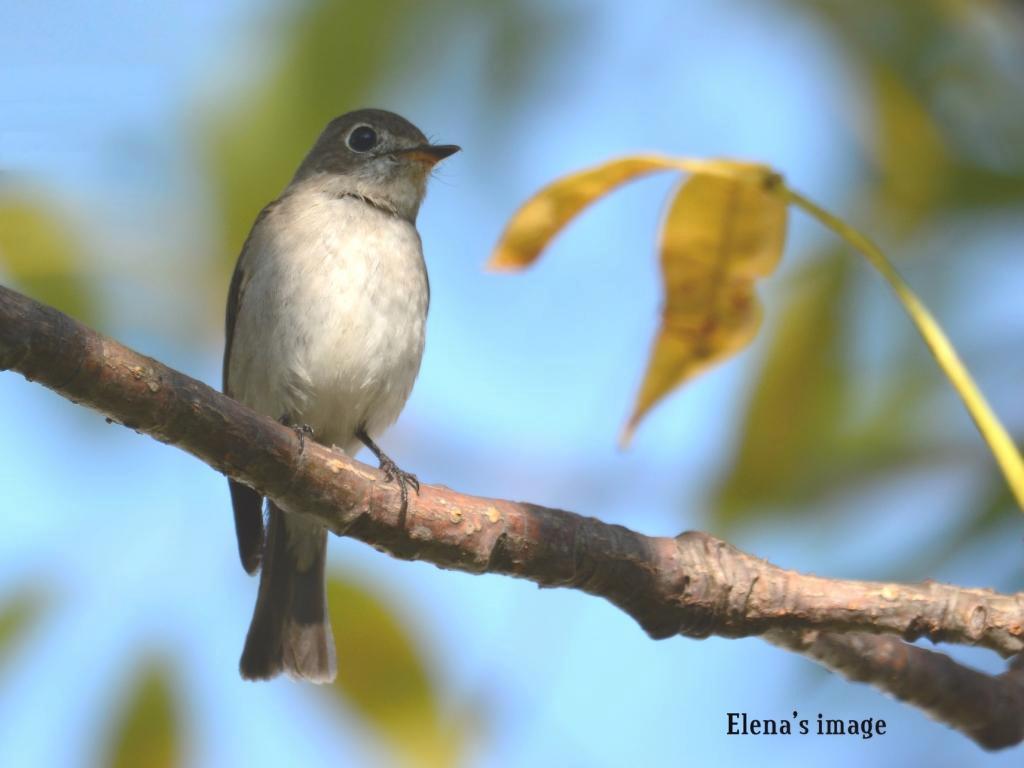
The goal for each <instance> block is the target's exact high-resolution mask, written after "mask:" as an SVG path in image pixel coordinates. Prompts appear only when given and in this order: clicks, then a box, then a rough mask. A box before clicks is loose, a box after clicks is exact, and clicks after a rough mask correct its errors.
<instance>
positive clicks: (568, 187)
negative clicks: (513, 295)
mask: <svg viewBox="0 0 1024 768" xmlns="http://www.w3.org/2000/svg"><path fill="white" fill-rule="evenodd" d="M678 167H679V164H678V162H677V161H673V160H672V159H670V158H666V157H657V156H642V155H634V156H630V157H623V158H619V159H618V160H612V161H610V162H608V163H604V164H603V165H599V166H596V167H594V168H588V169H587V170H585V171H579V172H578V173H573V174H571V175H569V176H563V177H562V178H560V179H559V180H558V181H556V182H554V183H552V184H549V185H548V186H546V187H544V189H542V190H541V191H540V192H538V193H537V194H536V195H534V196H533V197H531V198H530V199H529V200H527V201H526V203H524V204H523V206H522V207H521V208H520V209H519V210H518V211H516V213H515V214H514V215H513V216H512V219H511V220H510V221H509V223H508V225H507V226H506V227H505V231H504V233H503V234H502V236H501V239H500V240H499V241H498V245H497V246H496V247H495V249H494V253H493V255H492V256H491V260H490V262H488V264H487V266H488V268H489V269H507V270H513V269H522V268H523V267H526V266H529V265H530V264H532V263H533V262H534V261H536V259H537V257H538V256H539V255H540V252H541V251H542V250H544V247H545V246H546V245H547V244H548V243H549V242H551V240H552V238H554V236H555V235H557V234H558V233H559V231H561V229H562V228H563V227H564V226H565V225H566V224H568V223H569V221H571V220H572V218H573V217H574V216H576V214H578V213H579V212H580V211H582V210H583V209H584V208H586V207H587V206H588V205H590V204H591V203H593V202H595V201H596V200H598V199H599V198H601V197H604V196H605V195H607V194H608V193H609V192H611V191H612V190H613V189H615V188H616V187H619V186H621V185H623V184H625V183H626V182H627V181H632V180H633V179H636V178H639V177H640V176H645V175H647V174H649V173H654V172H655V171H663V170H670V169H678Z"/></svg>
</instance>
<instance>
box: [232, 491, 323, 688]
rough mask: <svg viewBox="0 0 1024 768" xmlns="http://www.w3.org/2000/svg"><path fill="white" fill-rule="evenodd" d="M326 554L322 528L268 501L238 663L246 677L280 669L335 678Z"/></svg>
mask: <svg viewBox="0 0 1024 768" xmlns="http://www.w3.org/2000/svg"><path fill="white" fill-rule="evenodd" d="M326 556H327V530H326V529H325V528H322V527H320V526H317V525H315V524H313V523H309V522H307V521H305V520H302V519H296V518H295V517H294V516H289V515H288V514H287V513H285V512H283V511H281V510H280V509H278V508H277V507H276V506H275V505H274V504H273V502H271V503H270V524H269V526H268V530H267V541H266V544H265V549H264V553H263V572H262V573H261V574H260V589H259V595H258V596H257V598H256V610H255V611H254V612H253V616H252V623H251V624H250V625H249V634H248V635H247V636H246V638H245V649H244V650H243V651H242V660H241V662H240V664H239V669H240V671H241V673H242V677H244V678H245V679H246V680H268V679H270V678H272V677H276V676H277V675H278V674H280V673H281V672H286V673H288V675H289V676H291V677H294V678H297V679H302V680H309V681H310V682H314V683H329V682H331V681H333V680H334V675H335V673H336V663H335V656H334V638H333V636H332V634H331V625H330V622H329V621H328V619H327V599H326V593H325V591H324V561H325V559H326Z"/></svg>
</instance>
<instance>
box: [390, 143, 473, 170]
mask: <svg viewBox="0 0 1024 768" xmlns="http://www.w3.org/2000/svg"><path fill="white" fill-rule="evenodd" d="M459 149H460V147H457V146H455V145H454V144H420V145H419V146H418V147H412V148H411V149H406V150H403V152H402V154H403V155H405V156H406V157H408V158H409V159H410V160H415V161H416V162H418V163H423V164H424V165H425V166H427V167H428V168H429V167H432V166H434V165H437V164H438V163H439V162H441V161H442V160H444V159H445V158H446V157H449V156H450V155H454V154H455V153H456V152H458V151H459Z"/></svg>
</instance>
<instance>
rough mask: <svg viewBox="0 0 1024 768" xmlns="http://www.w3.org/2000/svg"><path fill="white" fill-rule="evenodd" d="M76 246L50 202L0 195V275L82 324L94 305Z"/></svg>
mask: <svg viewBox="0 0 1024 768" xmlns="http://www.w3.org/2000/svg"><path fill="white" fill-rule="evenodd" d="M85 263H86V262H85V259H84V258H83V254H82V246H81V243H80V242H79V241H78V236H77V234H76V233H75V232H74V230H73V228H72V226H71V224H70V223H69V222H68V221H66V220H65V219H64V218H62V217H61V216H60V215H59V214H58V213H57V212H56V210H55V206H54V205H53V202H52V201H45V200H42V199H38V200H32V199H28V198H25V197H21V196H15V195H13V194H10V193H0V275H8V276H10V278H11V279H12V280H13V281H14V284H15V286H17V287H18V288H19V289H20V290H22V291H24V292H25V293H27V294H28V295H30V296H32V297H33V298H35V299H38V300H39V301H44V302H46V303H47V304H52V305H53V306H55V307H57V309H59V310H61V311H62V312H66V313H67V314H69V315H71V316H72V317H75V318H78V319H79V320H83V321H85V322H89V321H91V320H94V319H95V317H94V311H95V307H96V304H95V302H94V301H93V299H92V295H91V292H90V289H89V286H88V283H87V281H86V279H85V273H84V269H85Z"/></svg>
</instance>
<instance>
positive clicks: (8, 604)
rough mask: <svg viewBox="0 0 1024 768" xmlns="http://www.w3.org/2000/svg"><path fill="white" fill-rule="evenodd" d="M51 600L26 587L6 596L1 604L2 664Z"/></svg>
mask: <svg viewBox="0 0 1024 768" xmlns="http://www.w3.org/2000/svg"><path fill="white" fill-rule="evenodd" d="M48 603H49V600H48V599H47V598H46V596H45V595H44V594H43V593H41V592H40V591H39V590H38V589H37V588H35V587H32V586H26V587H23V588H21V589H18V590H15V591H14V592H12V593H11V594H9V595H6V596H5V598H4V601H3V603H0V664H2V663H3V662H4V661H5V660H6V659H7V657H8V656H9V655H10V654H11V653H12V652H13V650H14V649H15V648H16V647H17V645H18V642H19V641H20V640H21V638H22V637H24V636H25V634H26V633H27V632H28V631H29V630H31V628H32V626H33V625H34V624H35V623H36V621H37V620H38V619H39V617H40V616H41V615H42V613H43V611H44V610H45V609H46V607H47V605H48Z"/></svg>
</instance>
